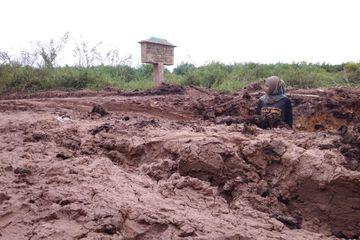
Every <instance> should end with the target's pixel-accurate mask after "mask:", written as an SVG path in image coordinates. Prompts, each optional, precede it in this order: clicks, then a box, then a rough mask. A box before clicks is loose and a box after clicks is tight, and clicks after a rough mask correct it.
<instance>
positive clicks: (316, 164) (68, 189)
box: [0, 85, 360, 239]
mask: <svg viewBox="0 0 360 240" xmlns="http://www.w3.org/2000/svg"><path fill="white" fill-rule="evenodd" d="M260 95H261V93H260V92H258V91H255V90H250V89H249V90H246V89H244V90H241V91H239V92H237V93H235V94H232V95H230V94H220V93H216V92H213V91H210V90H208V89H202V88H198V87H177V86H171V85H164V86H161V87H160V88H157V89H153V90H151V91H138V92H133V93H130V94H129V93H121V92H118V91H114V90H111V89H109V90H106V91H100V92H92V91H81V92H42V93H34V94H8V95H3V96H1V99H3V100H0V114H1V115H0V173H1V174H0V183H1V184H0V239H337V238H339V239H359V237H360V224H359V219H360V121H359V119H360V105H359V104H358V102H359V96H360V90H350V89H318V90H300V89H297V90H291V91H290V92H289V97H290V99H291V101H292V103H293V107H294V119H295V123H294V129H287V128H276V129H261V128H259V127H258V126H257V124H258V122H257V120H256V119H254V118H253V114H254V107H255V105H256V101H257V99H258V97H259V96H260Z"/></svg>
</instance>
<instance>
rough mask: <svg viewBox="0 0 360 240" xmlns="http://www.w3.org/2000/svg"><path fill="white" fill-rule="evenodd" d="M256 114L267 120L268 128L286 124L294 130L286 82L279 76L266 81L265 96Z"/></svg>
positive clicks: (260, 101)
mask: <svg viewBox="0 0 360 240" xmlns="http://www.w3.org/2000/svg"><path fill="white" fill-rule="evenodd" d="M256 114H258V115H261V117H263V118H264V119H267V120H268V121H267V122H268V123H267V126H265V128H267V127H275V126H274V125H278V123H279V122H280V123H285V124H287V125H288V126H289V127H291V128H292V124H293V114H292V106H291V101H290V99H289V98H288V97H287V96H286V95H285V82H284V81H283V80H281V79H280V78H279V77H277V76H271V77H268V78H267V79H266V80H265V95H264V96H262V97H261V98H260V100H259V103H258V104H257V107H256Z"/></svg>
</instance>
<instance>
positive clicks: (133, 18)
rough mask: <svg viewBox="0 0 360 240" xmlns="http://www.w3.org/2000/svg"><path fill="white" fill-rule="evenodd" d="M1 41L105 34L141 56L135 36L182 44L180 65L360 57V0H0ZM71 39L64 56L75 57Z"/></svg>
mask: <svg viewBox="0 0 360 240" xmlns="http://www.w3.org/2000/svg"><path fill="white" fill-rule="evenodd" d="M0 9H1V11H0V12H1V14H0V21H1V22H0V29H1V30H0V49H6V50H8V51H10V52H18V51H20V50H22V49H27V48H30V47H31V46H33V45H32V42H35V41H43V42H46V41H48V40H49V39H51V38H53V39H58V38H60V36H62V35H63V34H64V33H65V32H67V31H68V32H70V36H71V38H70V40H69V42H75V41H80V39H83V40H86V41H87V42H89V44H96V43H98V42H100V41H103V45H102V48H104V49H106V48H118V49H119V50H120V53H121V54H122V55H124V56H125V55H128V54H131V55H132V56H133V58H132V61H133V64H134V65H137V64H140V45H139V44H138V42H139V41H140V40H143V39H147V38H150V37H160V38H164V39H167V40H168V41H169V42H171V43H173V44H175V45H177V46H178V47H177V48H175V65H178V64H180V63H181V62H190V63H193V64H195V65H197V66H199V65H203V64H206V63H209V62H211V61H219V62H223V63H227V64H230V63H235V62H237V63H241V62H259V63H277V62H301V61H306V62H314V63H316V62H326V63H332V64H337V63H342V62H347V61H360V31H359V29H360V14H359V10H360V1H359V0H234V1H232V0H221V1H220V0H217V1H215V0H167V1H166V0H101V1H100V0H0ZM72 58H73V57H72V49H71V43H70V44H69V46H68V47H67V49H65V50H64V53H63V55H62V56H61V60H60V62H61V63H62V64H66V63H67V64H72V61H73V60H72Z"/></svg>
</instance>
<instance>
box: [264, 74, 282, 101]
mask: <svg viewBox="0 0 360 240" xmlns="http://www.w3.org/2000/svg"><path fill="white" fill-rule="evenodd" d="M265 84H266V85H268V86H269V88H270V89H269V93H266V94H265V95H264V96H262V97H261V98H260V99H261V100H262V101H263V102H264V103H266V104H273V103H275V102H278V101H280V100H281V99H283V98H285V97H286V95H285V87H286V86H285V82H284V81H283V80H281V79H280V78H279V77H277V76H271V77H268V78H267V79H265Z"/></svg>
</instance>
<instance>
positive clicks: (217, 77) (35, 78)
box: [0, 62, 360, 92]
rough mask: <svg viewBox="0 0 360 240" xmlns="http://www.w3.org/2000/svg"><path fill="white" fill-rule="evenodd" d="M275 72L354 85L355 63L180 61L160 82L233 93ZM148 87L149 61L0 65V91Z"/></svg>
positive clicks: (294, 81)
mask: <svg viewBox="0 0 360 240" xmlns="http://www.w3.org/2000/svg"><path fill="white" fill-rule="evenodd" d="M271 75H277V76H279V77H280V78H282V79H284V80H285V82H286V84H287V85H288V86H292V87H297V88H315V87H340V86H347V87H349V86H353V87H356V86H360V63H346V64H343V65H329V64H309V63H304V62H302V63H291V64H287V63H286V64H283V63H276V64H258V63H241V64H231V65H225V64H222V63H219V62H212V63H209V64H207V65H204V66H200V67H195V66H194V65H193V64H190V63H182V64H180V65H179V66H177V67H175V68H174V70H173V72H170V71H168V70H165V81H166V82H168V83H172V84H179V85H197V86H203V87H208V88H213V89H216V90H219V91H227V92H233V91H236V90H238V89H240V88H243V87H244V86H246V85H248V84H250V83H251V82H255V81H261V80H263V79H265V78H266V77H268V76H271ZM152 86H153V82H152V65H150V64H145V65H140V66H138V67H135V68H134V67H131V66H128V65H118V66H105V65H99V66H91V67H74V66H64V67H52V68H38V67H31V66H22V65H21V64H19V63H4V64H2V65H1V64H0V92H5V91H36V90H49V89H65V90H66V89H69V90H71V89H72V90H74V89H75V90H76V89H84V88H91V89H101V88H105V87H113V88H118V89H122V90H135V89H148V88H151V87H152Z"/></svg>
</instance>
